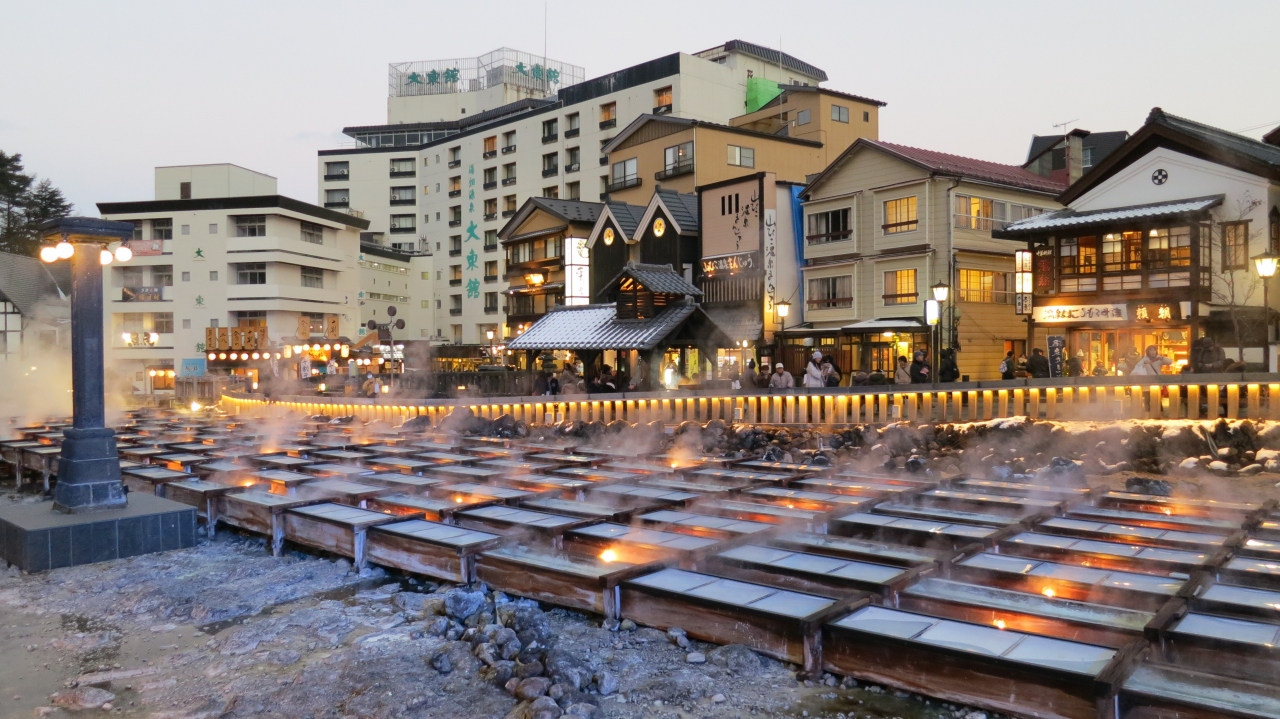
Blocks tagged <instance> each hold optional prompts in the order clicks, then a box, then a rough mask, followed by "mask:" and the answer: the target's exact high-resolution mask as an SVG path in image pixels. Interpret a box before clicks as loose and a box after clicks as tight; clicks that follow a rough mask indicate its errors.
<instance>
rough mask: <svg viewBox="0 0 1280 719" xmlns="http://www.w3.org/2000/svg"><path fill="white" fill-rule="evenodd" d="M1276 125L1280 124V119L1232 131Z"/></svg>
mask: <svg viewBox="0 0 1280 719" xmlns="http://www.w3.org/2000/svg"><path fill="white" fill-rule="evenodd" d="M1276 125H1280V120H1272V121H1271V122H1264V123H1262V124H1261V125H1254V126H1253V127H1245V128H1241V129H1239V130H1232V132H1249V131H1250V130H1261V129H1262V128H1264V127H1275V126H1276Z"/></svg>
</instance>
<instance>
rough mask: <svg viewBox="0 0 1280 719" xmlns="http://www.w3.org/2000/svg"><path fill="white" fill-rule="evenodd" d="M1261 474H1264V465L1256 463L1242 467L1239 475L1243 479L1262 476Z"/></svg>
mask: <svg viewBox="0 0 1280 719" xmlns="http://www.w3.org/2000/svg"><path fill="white" fill-rule="evenodd" d="M1261 472H1262V465H1260V464H1257V463H1256V462H1255V463H1254V464H1248V465H1245V466H1243V467H1241V468H1240V470H1239V471H1238V472H1237V474H1239V475H1241V476H1242V477H1252V476H1253V475H1255V474H1260V473H1261Z"/></svg>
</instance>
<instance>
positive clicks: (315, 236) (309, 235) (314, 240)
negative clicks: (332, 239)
mask: <svg viewBox="0 0 1280 719" xmlns="http://www.w3.org/2000/svg"><path fill="white" fill-rule="evenodd" d="M302 241H303V242H310V243H311V244H313V245H323V244H324V226H323V225H317V224H315V223H312V222H303V223H302Z"/></svg>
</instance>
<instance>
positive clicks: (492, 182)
mask: <svg viewBox="0 0 1280 719" xmlns="http://www.w3.org/2000/svg"><path fill="white" fill-rule="evenodd" d="M497 185H498V168H496V167H486V168H484V189H486V190H488V189H490V188H492V187H496V186H497Z"/></svg>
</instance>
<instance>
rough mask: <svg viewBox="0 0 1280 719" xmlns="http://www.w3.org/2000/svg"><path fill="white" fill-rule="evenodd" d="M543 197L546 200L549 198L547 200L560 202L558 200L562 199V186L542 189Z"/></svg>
mask: <svg viewBox="0 0 1280 719" xmlns="http://www.w3.org/2000/svg"><path fill="white" fill-rule="evenodd" d="M542 196H543V197H545V198H547V199H549V200H558V199H560V186H559V185H551V186H550V187H544V188H542Z"/></svg>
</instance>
